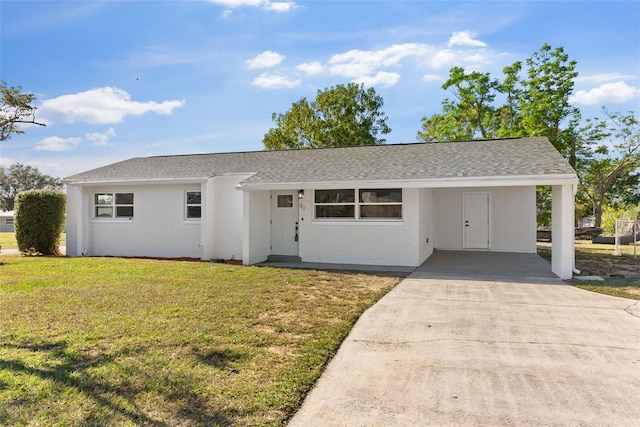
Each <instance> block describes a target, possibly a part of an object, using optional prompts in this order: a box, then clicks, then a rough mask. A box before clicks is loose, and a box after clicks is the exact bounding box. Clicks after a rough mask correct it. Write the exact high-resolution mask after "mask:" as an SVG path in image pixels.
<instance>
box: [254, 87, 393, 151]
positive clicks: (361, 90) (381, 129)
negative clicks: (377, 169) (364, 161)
mask: <svg viewBox="0 0 640 427" xmlns="http://www.w3.org/2000/svg"><path fill="white" fill-rule="evenodd" d="M382 105H383V100H382V97H380V96H379V95H376V92H375V90H374V89H373V88H368V89H365V87H364V85H358V84H356V83H349V84H347V85H346V86H345V85H337V86H335V87H331V88H329V89H325V90H323V91H322V90H318V93H317V95H316V99H315V100H314V101H312V102H308V101H307V99H306V98H302V99H300V100H299V101H297V102H295V103H293V104H292V105H291V109H290V110H289V111H287V112H286V113H284V114H276V113H273V115H272V116H271V120H272V121H273V122H274V123H275V127H273V128H271V129H269V132H267V134H266V135H265V136H264V139H263V141H262V142H263V144H264V146H265V148H266V149H267V150H284V149H292V148H317V147H340V146H353V145H376V144H384V142H385V140H384V139H381V138H378V134H379V133H380V134H382V135H385V134H388V133H389V132H391V129H390V128H389V126H387V116H386V115H385V114H384V113H383V112H381V111H380V109H381V108H382Z"/></svg>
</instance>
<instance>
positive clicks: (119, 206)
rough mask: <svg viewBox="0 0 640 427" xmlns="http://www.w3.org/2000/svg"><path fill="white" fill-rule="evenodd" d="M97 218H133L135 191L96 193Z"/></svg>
mask: <svg viewBox="0 0 640 427" xmlns="http://www.w3.org/2000/svg"><path fill="white" fill-rule="evenodd" d="M95 207H96V218H105V219H106V218H133V193H98V194H96V195H95Z"/></svg>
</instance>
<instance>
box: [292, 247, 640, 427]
mask: <svg viewBox="0 0 640 427" xmlns="http://www.w3.org/2000/svg"><path fill="white" fill-rule="evenodd" d="M417 425H420V426H422V425H499V426H509V425H536V426H555V425H558V426H560V425H562V426H565V425H572V426H587V425H588V426H591V425H594V426H595V425H597V426H600V425H611V426H640V301H634V300H627V299H623V298H615V297H609V296H605V295H599V294H595V293H591V292H587V291H583V290H580V289H577V288H574V287H572V286H569V285H567V284H565V283H564V282H563V281H561V280H559V279H557V278H555V276H553V275H552V274H551V273H550V272H549V264H548V263H546V262H545V261H544V260H542V259H541V258H539V257H538V256H537V255H532V254H495V253H478V252H476V253H469V252H466V253H465V252H436V253H435V254H434V255H433V256H432V257H431V258H430V259H429V260H428V261H427V262H426V263H425V264H424V265H423V266H422V267H421V268H419V269H418V270H416V272H414V273H413V274H411V275H410V276H409V277H408V278H407V279H405V280H404V281H402V283H400V284H399V285H398V286H397V287H396V288H395V289H393V290H392V291H391V292H390V293H389V294H387V295H386V296H385V297H384V298H382V299H381V300H380V301H379V302H378V303H377V304H376V305H375V306H373V307H371V308H370V309H369V310H368V311H366V312H365V313H364V314H363V316H362V317H361V318H360V320H359V321H358V322H357V324H356V325H355V327H354V329H353V330H352V332H351V333H350V334H349V336H348V337H347V339H346V340H345V342H344V343H343V344H342V346H341V347H340V350H339V351H338V353H337V355H336V356H335V358H334V359H333V360H332V361H331V363H330V364H329V366H328V367H327V369H326V371H325V372H324V374H323V375H322V377H321V378H320V380H319V381H318V383H317V384H316V386H315V388H314V389H313V390H312V392H311V393H310V394H309V396H308V397H307V399H306V400H305V402H304V404H303V406H302V408H301V409H300V411H299V412H298V413H297V414H296V415H295V416H294V417H293V419H292V420H291V422H290V426H305V427H306V426H353V427H356V426H368V427H370V426H417Z"/></svg>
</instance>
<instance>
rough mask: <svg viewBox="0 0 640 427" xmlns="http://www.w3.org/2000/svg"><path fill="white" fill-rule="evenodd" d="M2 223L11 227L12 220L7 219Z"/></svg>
mask: <svg viewBox="0 0 640 427" xmlns="http://www.w3.org/2000/svg"><path fill="white" fill-rule="evenodd" d="M4 223H5V224H7V225H13V218H7V219H5V220H4Z"/></svg>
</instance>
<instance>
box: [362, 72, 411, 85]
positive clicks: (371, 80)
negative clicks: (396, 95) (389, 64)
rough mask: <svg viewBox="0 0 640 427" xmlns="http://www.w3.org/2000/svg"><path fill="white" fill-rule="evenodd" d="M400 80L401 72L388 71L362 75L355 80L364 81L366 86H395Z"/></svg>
mask: <svg viewBox="0 0 640 427" xmlns="http://www.w3.org/2000/svg"><path fill="white" fill-rule="evenodd" d="M398 80H400V74H398V73H389V72H386V71H378V72H377V73H376V75H375V76H371V77H369V76H367V77H360V78H358V79H356V80H355V82H356V83H364V85H365V86H369V87H372V86H383V87H384V86H387V87H388V86H393V85H395V84H396V83H398Z"/></svg>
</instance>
